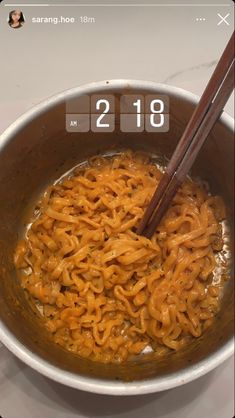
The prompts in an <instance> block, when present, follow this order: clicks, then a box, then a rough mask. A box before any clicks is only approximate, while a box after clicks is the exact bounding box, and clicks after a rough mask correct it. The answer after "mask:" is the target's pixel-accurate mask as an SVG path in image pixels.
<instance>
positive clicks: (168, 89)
mask: <svg viewBox="0 0 235 418" xmlns="http://www.w3.org/2000/svg"><path fill="white" fill-rule="evenodd" d="M128 88H130V89H139V90H141V89H142V90H143V89H147V90H150V91H151V90H152V91H153V92H154V91H156V90H158V92H159V93H161V94H171V95H174V96H176V97H179V98H181V99H183V100H184V101H188V102H190V103H192V104H196V103H197V102H198V100H199V97H198V96H196V95H195V94H193V93H191V92H188V91H186V90H184V89H181V88H178V87H174V86H171V85H166V84H162V83H156V82H154V81H143V80H130V79H116V80H104V81H99V82H92V83H88V84H85V85H81V86H77V87H74V88H71V89H69V90H65V91H63V92H60V93H58V94H56V95H53V96H51V97H49V98H48V99H46V100H43V101H41V102H40V103H39V104H37V105H36V106H34V107H33V108H32V109H30V110H28V111H27V112H26V113H24V114H23V115H21V116H20V117H19V118H18V119H16V121H15V122H13V123H12V124H11V125H10V126H9V127H8V128H7V129H6V130H5V131H4V132H3V133H2V134H1V135H0V152H1V151H2V150H3V148H4V147H5V146H6V145H7V143H8V142H9V141H11V140H12V139H13V138H14V135H15V134H16V133H17V132H18V131H19V130H21V129H23V128H24V126H26V125H27V124H28V123H29V122H31V121H32V120H33V119H34V118H36V117H38V116H39V115H40V114H42V113H44V112H45V111H47V110H49V109H51V108H52V107H54V106H55V105H58V104H59V103H61V102H63V101H64V100H65V99H66V98H71V97H73V96H77V95H82V94H89V93H92V94H96V93H98V92H99V91H100V90H101V89H102V90H107V93H108V92H109V91H110V90H111V91H118V90H120V89H125V90H127V89H128ZM219 122H221V123H223V124H224V125H225V126H226V127H227V128H228V129H229V130H231V131H234V120H233V118H232V117H231V116H229V115H227V114H226V113H223V114H222V116H221V117H220V120H219ZM0 341H1V342H2V343H3V344H4V345H5V346H6V347H7V348H8V349H9V350H10V351H11V352H12V353H13V354H14V355H16V357H18V358H19V359H20V360H22V361H23V362H24V363H26V364H27V365H28V366H30V367H32V368H33V369H34V370H36V371H38V372H40V373H41V374H43V375H44V376H46V377H48V378H50V379H52V380H54V381H56V382H59V383H62V384H64V385H67V386H70V387H73V388H76V389H80V390H83V391H87V392H92V393H98V394H106V395H140V394H147V393H154V392H161V391H164V390H167V389H171V388H174V387H177V386H180V385H183V384H186V383H188V382H191V381H193V380H195V379H197V378H199V377H200V376H203V375H204V374H206V373H208V372H209V371H211V370H213V369H214V368H215V367H217V366H219V365H220V364H222V363H223V362H224V361H225V360H227V359H228V358H229V357H230V356H232V355H233V353H234V337H231V339H230V340H229V341H227V343H226V344H224V345H223V346H222V347H220V348H219V349H218V350H216V351H215V352H213V353H212V354H211V355H210V356H209V357H207V358H205V359H203V360H200V361H199V362H198V363H197V364H195V365H191V366H187V367H186V368H185V369H182V370H180V371H178V372H174V373H170V374H167V375H165V376H162V377H153V378H150V379H146V380H138V381H133V382H122V381H116V380H115V381H114V380H106V379H99V378H96V377H89V376H84V375H80V374H77V373H72V372H69V371H66V370H63V369H61V368H59V367H57V366H54V365H52V364H50V363H49V362H48V361H46V360H44V359H42V358H41V357H40V356H39V355H37V354H35V353H33V352H32V351H30V350H29V349H28V348H27V347H25V346H24V345H23V344H22V343H21V342H20V341H19V340H18V339H17V338H16V337H15V336H14V334H13V333H12V332H11V331H10V330H9V329H8V328H7V327H6V325H5V324H4V323H3V322H2V321H1V319H0Z"/></svg>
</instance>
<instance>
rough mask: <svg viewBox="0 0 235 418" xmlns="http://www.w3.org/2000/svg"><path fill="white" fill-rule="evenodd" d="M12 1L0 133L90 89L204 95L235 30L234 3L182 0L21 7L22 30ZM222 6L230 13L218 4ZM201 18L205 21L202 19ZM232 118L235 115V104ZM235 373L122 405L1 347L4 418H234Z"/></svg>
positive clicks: (3, 9) (0, 77) (226, 368)
mask: <svg viewBox="0 0 235 418" xmlns="http://www.w3.org/2000/svg"><path fill="white" fill-rule="evenodd" d="M89 2H90V3H91V1H89ZM123 2H124V1H123ZM138 2H139V3H140V0H138ZM6 3H7V1H4V2H3V4H1V6H0V56H1V65H0V133H1V132H2V131H3V130H4V129H5V128H6V127H7V126H8V125H9V124H10V123H11V122H13V121H14V120H15V119H16V118H17V117H18V116H19V115H20V114H21V113H23V112H24V111H26V110H27V109H29V108H30V107H32V106H33V105H34V104H36V103H38V102H39V101H41V100H43V99H45V98H47V97H49V96H51V95H53V94H55V93H57V92H59V91H62V90H65V89H67V88H71V87H74V86H77V85H81V84H84V83H88V82H91V81H98V80H105V79H106V80H109V79H113V78H127V79H129V78H131V79H142V80H152V81H157V82H163V83H166V84H171V85H174V86H179V87H182V88H185V89H187V90H189V91H191V92H193V93H195V94H198V95H200V94H201V93H202V91H203V89H204V88H205V86H206V83H207V81H208V79H209V77H210V75H211V73H212V71H213V69H214V68H215V65H216V62H217V60H218V57H219V55H220V54H221V52H222V50H223V49H224V47H225V45H226V43H227V41H228V39H229V37H230V35H231V33H232V29H233V21H232V15H233V6H232V2H231V1H229V0H226V1H223V0H222V1H219V0H216V1H214V2H212V1H206V2H205V1H204V2H203V1H202V0H201V1H199V2H198V3H203V4H204V6H193V4H195V3H196V1H188V2H186V0H185V1H184V0H183V1H181V3H187V6H184V7H183V6H176V1H171V3H175V6H174V7H173V6H171V7H170V6H168V7H167V6H166V3H167V2H165V1H162V2H161V3H163V4H165V6H160V2H156V1H155V2H154V1H152V3H154V4H158V6H157V7H153V6H151V7H150V6H145V7H142V6H128V7H121V6H119V7H108V6H106V7H104V6H103V7H98V6H97V7H75V6H74V7H70V6H68V3H69V4H71V3H76V2H75V1H74V0H72V1H70V2H68V1H67V2H66V3H67V6H66V7H63V6H62V5H61V6H60V7H40V8H39V7H27V6H25V7H23V6H22V7H21V8H22V10H23V12H24V15H25V20H26V21H25V25H24V27H23V28H21V29H17V30H13V29H11V28H10V27H9V26H8V25H7V16H8V13H9V11H10V10H12V9H14V8H17V7H15V6H14V7H13V6H4V4H6ZM9 3H10V2H9ZM16 3H20V2H19V1H18V2H17V1H16ZM24 3H27V2H25V1H24ZM28 3H31V4H32V3H37V2H36V1H32V2H28ZM41 3H42V2H41ZM43 3H46V0H45V1H43ZM54 3H60V4H61V3H62V1H56V2H55V1H54ZM77 3H78V2H77ZM84 3H85V2H84ZM93 3H98V1H94V2H93ZM102 3H107V1H102ZM109 3H111V2H109ZM112 3H114V1H112ZM116 3H119V4H120V3H121V1H117V2H116ZM124 3H127V2H124ZM128 3H133V0H131V1H128ZM135 3H137V1H136V2H135ZM148 3H150V2H148ZM213 3H214V4H216V3H217V4H218V3H219V4H223V5H216V6H212V4H213ZM205 4H210V6H205ZM218 13H220V14H221V15H223V16H225V15H226V14H228V13H230V16H229V17H228V18H227V21H228V22H229V26H228V25H226V24H225V23H222V24H220V25H218V23H219V20H220V18H219V16H218ZM38 16H39V17H55V16H57V17H60V16H64V17H75V19H76V23H75V24H61V25H59V24H57V25H54V24H33V23H32V22H31V19H32V17H38ZM80 16H90V17H95V20H96V22H95V23H92V24H86V25H84V24H83V25H82V24H81V23H79V17H80ZM200 17H202V18H205V19H206V20H205V21H197V20H196V19H197V18H200ZM226 111H227V112H228V113H229V114H231V115H233V100H232V98H231V99H230V101H229V103H228V104H227V106H226ZM233 370H234V367H233V359H230V360H228V361H227V362H225V363H224V364H223V365H222V366H220V367H219V368H218V369H216V370H215V371H213V372H211V373H209V374H208V375H207V376H204V377H202V378H200V379H198V380H197V381H195V382H192V383H189V384H187V385H185V386H182V387H180V388H177V389H173V390H170V391H167V392H164V393H160V394H153V395H147V396H139V397H122V398H115V397H110V396H99V395H92V394H88V393H85V392H80V391H76V390H73V389H69V388H66V387H63V386H62V385H60V384H57V383H54V382H51V381H50V380H48V379H46V378H44V377H42V376H41V375H39V374H38V373H37V372H35V371H33V370H32V369H30V368H29V367H27V366H25V365H24V364H23V363H21V362H20V361H19V360H17V359H16V358H15V357H14V356H13V355H12V354H11V353H9V351H7V350H6V349H5V348H3V347H2V348H1V349H0V415H2V418H18V417H24V418H34V417H35V418H37V417H38V418H39V417H40V418H41V417H42V416H43V417H45V418H52V417H53V418H54V417H56V418H65V417H66V418H72V417H110V418H115V417H120V418H126V417H128V418H132V417H133V418H142V417H146V418H157V417H162V418H173V417H174V418H184V417H187V418H198V417H202V418H204V417H205V418H206V417H213V418H231V417H232V416H233V414H234V400H233V391H234V372H233Z"/></svg>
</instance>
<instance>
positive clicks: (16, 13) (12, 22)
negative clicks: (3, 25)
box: [8, 10, 25, 29]
mask: <svg viewBox="0 0 235 418" xmlns="http://www.w3.org/2000/svg"><path fill="white" fill-rule="evenodd" d="M24 21H25V20H24V15H23V13H22V12H21V10H12V11H11V12H10V13H9V19H8V24H9V26H10V27H11V28H12V29H18V28H22V26H23V24H24Z"/></svg>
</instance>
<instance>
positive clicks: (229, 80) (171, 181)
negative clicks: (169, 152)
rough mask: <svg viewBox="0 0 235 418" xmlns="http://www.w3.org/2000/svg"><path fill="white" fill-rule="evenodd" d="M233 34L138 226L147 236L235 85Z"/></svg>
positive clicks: (138, 230)
mask: <svg viewBox="0 0 235 418" xmlns="http://www.w3.org/2000/svg"><path fill="white" fill-rule="evenodd" d="M234 39H235V36H234V33H233V35H232V37H231V38H230V40H229V42H228V45H227V47H226V48H225V51H224V53H223V55H222V57H221V58H220V60H219V63H218V65H217V66H216V69H215V71H214V73H213V75H212V77H211V79H210V81H209V83H208V85H207V87H206V89H205V91H204V93H203V95H202V97H201V99H200V101H199V103H198V105H197V107H196V109H195V111H194V112H193V115H192V117H191V119H190V121H189V123H188V125H187V127H186V130H185V132H184V134H183V136H182V137H181V139H180V141H179V143H178V145H177V147H176V150H175V152H174V154H173V156H172V158H171V160H170V162H169V164H168V166H167V168H166V171H165V173H164V175H163V177H162V179H161V181H160V183H159V185H158V187H157V189H156V191H155V193H154V195H153V197H152V199H151V202H150V204H149V206H148V208H147V210H146V212H145V214H144V217H143V218H142V220H141V222H140V225H139V227H138V229H137V233H138V234H142V235H145V236H146V237H148V238H150V237H151V236H152V235H153V233H154V231H155V229H156V227H157V225H158V223H159V222H160V220H161V218H162V216H163V215H164V213H165V211H166V210H167V208H168V205H169V203H170V202H171V200H172V198H173V197H174V195H175V193H176V191H177V189H178V188H179V186H180V184H181V183H182V181H183V180H184V178H185V177H186V175H187V173H188V172H189V170H190V168H191V167H192V165H193V163H194V161H195V158H196V157H197V154H198V152H199V151H200V149H201V147H202V145H203V144H204V142H205V140H206V138H207V136H208V135H209V133H210V131H211V129H212V128H213V126H214V124H215V122H216V121H217V119H218V118H219V117H220V115H221V113H222V111H223V108H224V106H225V104H226V102H227V100H228V98H229V96H230V95H231V93H232V91H233V88H234Z"/></svg>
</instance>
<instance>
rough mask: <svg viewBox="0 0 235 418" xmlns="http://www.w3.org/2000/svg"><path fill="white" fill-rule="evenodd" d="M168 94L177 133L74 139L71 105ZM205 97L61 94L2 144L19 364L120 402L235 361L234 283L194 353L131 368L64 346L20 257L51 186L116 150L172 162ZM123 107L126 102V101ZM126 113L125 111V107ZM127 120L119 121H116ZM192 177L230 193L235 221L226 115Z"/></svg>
mask: <svg viewBox="0 0 235 418" xmlns="http://www.w3.org/2000/svg"><path fill="white" fill-rule="evenodd" d="M92 93H95V94H102V93H110V94H114V95H115V96H116V97H117V99H118V97H119V96H120V94H135V93H139V94H145V93H150V94H155V93H159V94H167V95H168V96H169V98H170V130H169V132H168V133H164V134H156V133H135V134H131V133H121V132H120V130H119V126H118V125H117V126H116V130H115V132H114V133H95V134H94V133H92V132H89V133H83V134H69V133H67V132H66V130H65V103H66V100H67V99H72V98H76V97H78V96H80V95H82V94H92ZM197 100H198V98H197V97H195V96H194V95H192V94H191V93H188V92H186V91H184V90H181V89H178V88H174V87H170V86H166V85H162V84H156V83H152V82H143V81H132V80H114V81H104V82H99V83H92V84H89V85H86V86H82V87H77V88H74V89H71V90H69V91H66V92H64V93H60V94H58V95H56V96H54V97H52V98H50V99H48V100H46V101H45V102H43V103H41V104H39V105H38V106H36V107H34V108H33V109H32V110H30V111H29V112H27V113H26V114H25V115H23V116H21V117H20V118H19V119H18V120H17V121H16V122H15V123H13V124H12V125H11V126H10V127H9V128H8V129H7V130H6V131H5V132H4V133H3V134H2V135H1V137H0V318H1V321H0V340H1V341H2V342H3V344H5V345H6V347H8V348H9V350H11V351H12V352H13V353H14V354H15V355H16V356H17V357H19V358H20V359H21V360H22V361H24V362H25V363H27V364H28V365H29V366H31V367H33V368H34V369H36V370H37V371H39V372H41V373H42V374H44V375H45V376H47V377H50V378H52V379H54V380H56V381H57V382H61V383H64V384H66V385H68V386H72V387H75V388H78V389H82V390H86V391H90V392H96V393H103V394H112V395H134V394H144V393H151V392H158V391H162V390H165V389H170V388H173V387H175V386H179V385H182V384H184V383H187V382H189V381H191V380H194V379H196V378H197V377H199V376H202V375H203V374H205V373H207V372H209V371H210V370H212V369H213V368H215V367H216V366H218V365H219V364H221V363H222V362H223V361H224V360H226V359H227V358H228V357H229V356H231V355H232V353H233V346H234V342H233V309H234V291H233V284H234V283H233V280H230V281H229V282H228V284H227V286H226V288H225V292H224V297H223V300H222V306H221V311H220V314H219V315H218V316H217V318H216V320H215V323H214V325H213V326H212V327H211V328H210V329H209V330H208V331H207V332H206V333H205V334H204V335H203V336H202V337H200V338H199V339H197V340H195V342H194V343H192V344H191V345H190V346H189V347H187V348H185V349H183V350H181V351H180V352H178V353H175V352H171V353H169V354H168V355H166V356H165V357H164V358H162V359H159V360H157V361H156V360H154V359H153V358H152V357H151V355H146V356H145V357H139V359H138V360H133V361H129V362H127V363H125V364H123V365H104V364H98V363H95V362H91V361H89V360H86V359H81V358H78V357H77V356H75V355H73V354H70V353H68V352H66V351H65V350H63V349H62V348H61V347H59V346H58V345H55V344H54V343H53V342H52V341H51V340H50V337H49V336H48V335H47V333H46V331H45V330H44V328H43V326H42V324H41V320H40V318H39V317H38V316H37V315H36V314H35V313H34V311H33V310H32V308H31V307H30V304H29V303H28V301H27V298H26V296H25V294H24V292H23V291H22V289H21V288H20V286H19V283H18V280H17V278H16V274H15V270H14V266H13V261H12V259H13V251H14V247H15V244H16V242H17V239H18V237H19V235H20V234H21V233H22V231H23V229H24V227H25V225H24V222H25V220H26V219H27V213H29V211H30V208H32V205H33V203H34V202H35V199H36V198H37V197H38V195H39V193H40V192H41V191H42V190H43V189H44V188H45V186H46V185H47V184H48V183H49V182H52V181H53V180H55V179H57V178H58V177H59V176H60V175H61V174H63V173H64V172H65V171H67V170H68V169H70V168H71V167H73V166H74V165H75V164H76V163H77V162H78V161H80V160H83V159H85V158H87V157H88V156H91V155H94V154H96V153H97V152H102V151H106V150H108V149H110V148H114V149H118V148H133V149H144V150H148V151H151V152H154V153H155V154H156V153H157V154H159V153H160V154H164V155H166V156H170V155H171V153H172V151H173V150H174V148H175V146H176V143H177V141H178V140H179V138H180V136H181V134H182V132H183V130H184V127H185V125H186V123H187V121H188V119H189V117H190V115H191V114H192V111H193V109H194V107H195V104H196V102H197ZM117 104H118V100H117ZM117 112H118V106H117ZM117 119H118V118H117ZM193 173H194V174H198V175H200V177H202V178H204V179H205V180H208V181H209V183H210V185H211V187H212V190H213V192H215V193H219V194H222V195H223V196H224V198H225V200H226V203H227V206H228V207H229V210H230V218H231V224H232V219H233V202H234V197H233V190H234V184H233V121H232V119H231V118H230V117H228V116H227V115H223V116H222V118H221V119H220V121H219V122H218V123H217V124H216V127H215V128H214V129H213V132H212V133H211V135H210V137H209V139H208V141H207V143H206V144H205V146H204V148H203V149H202V151H201V153H200V155H199V157H198V159H197V161H196V163H195V165H194V168H193Z"/></svg>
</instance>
